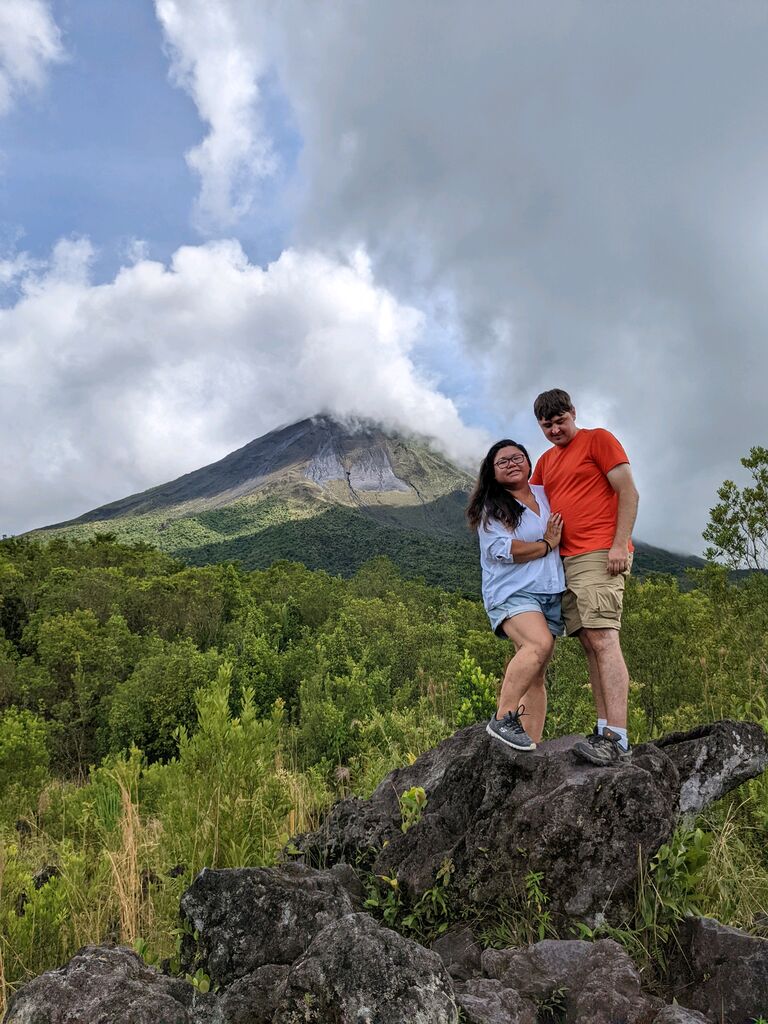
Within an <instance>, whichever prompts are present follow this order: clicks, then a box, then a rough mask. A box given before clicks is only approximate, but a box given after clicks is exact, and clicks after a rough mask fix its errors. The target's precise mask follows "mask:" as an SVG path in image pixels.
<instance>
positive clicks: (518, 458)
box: [494, 455, 525, 469]
mask: <svg viewBox="0 0 768 1024" xmlns="http://www.w3.org/2000/svg"><path fill="white" fill-rule="evenodd" d="M524 462H525V456H524V455H510V456H509V458H506V459H499V461H498V462H494V466H498V467H499V469H506V467H507V466H508V465H509V464H510V463H513V464H514V465H515V466H522V464H523V463H524Z"/></svg>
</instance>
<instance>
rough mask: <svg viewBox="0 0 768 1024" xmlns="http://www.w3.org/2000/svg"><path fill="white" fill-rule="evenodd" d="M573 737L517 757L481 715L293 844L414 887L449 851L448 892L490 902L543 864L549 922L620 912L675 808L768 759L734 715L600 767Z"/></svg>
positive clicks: (427, 882) (709, 795)
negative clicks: (419, 806) (420, 800)
mask: <svg viewBox="0 0 768 1024" xmlns="http://www.w3.org/2000/svg"><path fill="white" fill-rule="evenodd" d="M577 738H578V737H563V738H560V739H557V740H552V741H550V742H547V743H543V744H541V745H540V746H539V747H538V748H537V749H536V750H535V751H532V752H530V753H520V752H516V751H513V750H511V749H510V748H508V747H506V746H504V745H503V744H501V743H498V742H494V741H493V740H492V739H490V738H489V737H488V736H487V734H486V732H485V728H484V726H483V725H476V726H470V727H469V728H467V729H462V730H461V731H459V732H457V733H456V734H455V735H454V736H452V737H450V738H449V739H447V740H445V741H444V742H443V743H441V744H440V745H439V746H437V747H435V748H434V749H433V750H430V751H428V752H427V753H425V754H423V755H422V756H421V757H420V758H418V759H417V760H416V761H415V762H414V764H413V765H410V766H409V767H407V768H403V769H399V770H397V771H394V772H392V773H391V774H390V775H388V776H387V777H386V778H385V779H384V780H383V781H382V783H381V784H380V785H379V787H378V788H377V789H376V791H375V792H374V793H373V795H372V796H371V798H370V799H369V800H359V799H355V798H353V799H349V800H344V801H342V802H341V803H339V804H337V805H336V806H335V807H334V808H333V809H332V811H331V812H330V814H329V815H328V817H327V818H326V820H325V822H324V823H323V825H322V827H321V828H320V829H319V830H318V831H316V832H312V833H307V834H305V835H303V836H300V837H298V838H297V839H295V840H294V844H295V847H297V848H298V849H299V851H300V854H301V855H302V857H303V859H304V860H305V862H307V863H309V864H315V865H331V864H336V863H339V862H345V861H346V862H347V863H354V864H363V865H365V866H367V867H368V868H370V869H371V870H373V871H374V872H375V873H377V874H380V875H388V876H396V877H397V878H398V881H399V884H400V887H401V889H402V890H404V891H405V892H406V893H408V894H410V895H411V896H413V897H418V896H421V895H422V894H423V893H424V892H426V891H427V890H428V889H430V888H432V887H433V886H434V885H435V879H436V876H437V873H438V871H439V870H440V868H441V865H442V864H443V863H444V862H445V861H447V860H448V861H450V862H451V863H452V865H453V868H454V872H453V882H452V888H453V892H454V893H455V894H456V895H457V896H458V897H459V898H460V899H461V901H462V902H464V903H465V904H470V905H471V904H475V905H477V906H482V907H486V908H487V907H489V906H491V907H492V906H494V905H502V904H503V903H504V901H508V900H509V898H510V894H512V897H513V898H514V895H515V894H517V895H518V896H519V897H520V898H522V894H524V892H525V879H526V876H527V875H529V873H530V872H531V871H535V872H541V873H542V874H543V886H544V888H545V890H546V893H547V895H548V896H549V899H550V903H549V910H550V912H551V913H552V915H553V918H554V920H555V921H556V922H559V923H563V924H564V923H565V922H566V921H567V920H568V919H571V920H572V919H579V920H584V921H586V922H588V923H599V922H600V921H602V920H603V919H604V918H603V915H604V914H605V915H606V916H607V918H608V919H609V920H610V921H616V922H618V921H620V920H621V918H622V917H623V916H624V915H626V914H627V913H628V912H629V911H630V909H631V905H632V902H633V896H634V889H635V883H636V880H637V873H638V862H639V861H638V851H639V852H640V859H641V860H642V861H645V862H647V860H648V859H649V858H650V857H651V856H652V855H653V854H654V853H655V852H656V850H657V849H658V848H659V846H661V844H662V843H664V842H665V841H666V840H667V839H668V838H669V837H670V835H671V834H672V832H673V830H674V828H675V827H676V825H677V824H678V823H679V822H680V821H681V820H682V819H683V818H684V817H686V816H688V815H690V814H691V813H694V812H695V811H697V810H700V809H701V808H702V807H704V806H706V805H707V803H709V802H710V801H711V800H714V799H718V798H719V797H720V796H722V795H723V794H724V793H725V792H727V791H728V790H729V789H732V788H734V787H735V786H738V785H739V784H740V783H741V782H743V781H744V780H745V779H747V778H751V777H753V776H755V775H757V774H759V773H760V772H761V771H762V770H763V769H764V768H765V767H766V765H767V764H768V738H767V737H766V735H765V733H764V732H763V730H762V729H761V728H760V727H759V726H757V725H750V724H747V723H740V722H717V723H715V724H713V725H709V726H704V727H702V728H699V729H695V730H693V731H692V732H690V733H680V734H676V735H675V736H670V737H666V738H665V739H664V740H663V741H660V743H659V744H645V745H643V746H642V747H639V748H637V749H636V751H635V753H634V754H633V756H632V758H631V759H629V760H628V761H626V762H621V763H619V764H613V765H609V766H606V767H595V766H592V765H586V764H583V763H581V762H579V761H577V760H576V759H575V758H574V756H573V753H572V747H573V744H574V742H575V741H576V739H577ZM413 786H420V787H423V788H424V790H425V791H426V793H427V804H426V807H425V809H424V812H423V814H422V816H421V819H420V820H419V821H418V822H417V823H415V824H413V825H411V827H410V828H409V829H408V830H407V831H406V832H403V831H402V828H401V824H402V817H401V810H400V804H399V798H400V796H401V795H402V794H403V793H404V792H405V791H406V790H408V789H410V788H411V787H413Z"/></svg>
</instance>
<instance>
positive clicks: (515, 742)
mask: <svg viewBox="0 0 768 1024" xmlns="http://www.w3.org/2000/svg"><path fill="white" fill-rule="evenodd" d="M524 714H525V705H524V704H521V705H520V707H519V708H518V709H517V711H508V712H507V713H506V715H504V717H503V718H497V717H496V715H493V716H492V717H491V720H490V722H489V723H488V725H486V727H485V731H486V732H487V733H488V735H489V736H492V737H493V738H494V739H495V740H501V742H502V743H506V744H507V746H508V747H512V749H513V750H535V749H536V744H535V743H534V742H533V740H532V739H531V737H530V736H529V735H528V733H527V732H526V731H525V729H524V728H523V723H522V722H521V721H520V716H521V715H524Z"/></svg>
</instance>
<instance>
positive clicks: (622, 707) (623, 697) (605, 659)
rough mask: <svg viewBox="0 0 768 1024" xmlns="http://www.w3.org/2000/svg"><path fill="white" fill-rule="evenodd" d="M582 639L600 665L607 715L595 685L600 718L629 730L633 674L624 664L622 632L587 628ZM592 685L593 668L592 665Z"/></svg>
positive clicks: (600, 682)
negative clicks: (628, 721) (600, 703)
mask: <svg viewBox="0 0 768 1024" xmlns="http://www.w3.org/2000/svg"><path fill="white" fill-rule="evenodd" d="M579 639H580V640H581V642H582V645H583V646H584V649H585V651H586V650H587V644H588V645H589V647H590V648H591V649H592V653H593V655H594V659H595V663H596V666H597V675H598V677H599V686H600V698H601V700H602V710H603V711H604V714H600V710H601V709H600V706H599V705H598V698H597V694H596V693H595V688H594V684H593V687H592V692H593V693H595V705H596V706H597V708H598V717H600V718H605V719H606V720H607V722H608V724H609V725H614V726H618V727H619V728H621V729H626V727H627V703H628V700H629V672H628V671H627V666H626V663H625V661H624V655H623V654H622V653H621V645H620V643H619V631H618V630H617V629H583V630H582V631H581V633H580V634H579ZM585 641H586V642H585ZM587 659H588V660H589V654H587ZM591 682H592V666H591V663H590V683H591Z"/></svg>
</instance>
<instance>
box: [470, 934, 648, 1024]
mask: <svg viewBox="0 0 768 1024" xmlns="http://www.w3.org/2000/svg"><path fill="white" fill-rule="evenodd" d="M482 965H483V971H484V973H485V974H486V975H488V976H489V977H491V978H494V979H496V980H497V981H498V982H500V984H501V985H502V986H504V987H506V988H510V989H514V990H515V992H517V993H518V995H520V996H521V997H523V999H525V1000H528V1001H530V1002H533V1004H534V1005H538V1006H554V1005H556V1006H557V1007H558V1008H559V1009H561V1011H562V1012H563V1013H564V1014H565V1016H566V1019H567V1020H568V1021H573V1022H574V1024H615V1022H616V1021H622V1022H623V1024H650V1022H651V1021H652V1019H653V1018H654V1016H655V1015H656V1014H657V1013H658V1011H659V1009H660V1008H661V1001H660V1000H658V999H655V998H654V997H652V996H649V995H647V994H645V993H643V992H642V990H641V984H640V975H639V973H638V971H637V968H636V967H635V965H634V964H633V963H632V961H631V959H630V958H629V956H628V955H627V953H626V952H625V951H624V950H623V949H622V947H621V946H620V945H619V944H618V943H617V942H613V940H611V939H601V940H600V941H599V942H584V941H582V940H580V939H559V940H558V939H544V940H543V941H541V942H536V943H534V944H533V945H532V946H528V947H527V948H525V949H504V950H492V949H488V950H486V951H485V952H484V953H483V956H482Z"/></svg>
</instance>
